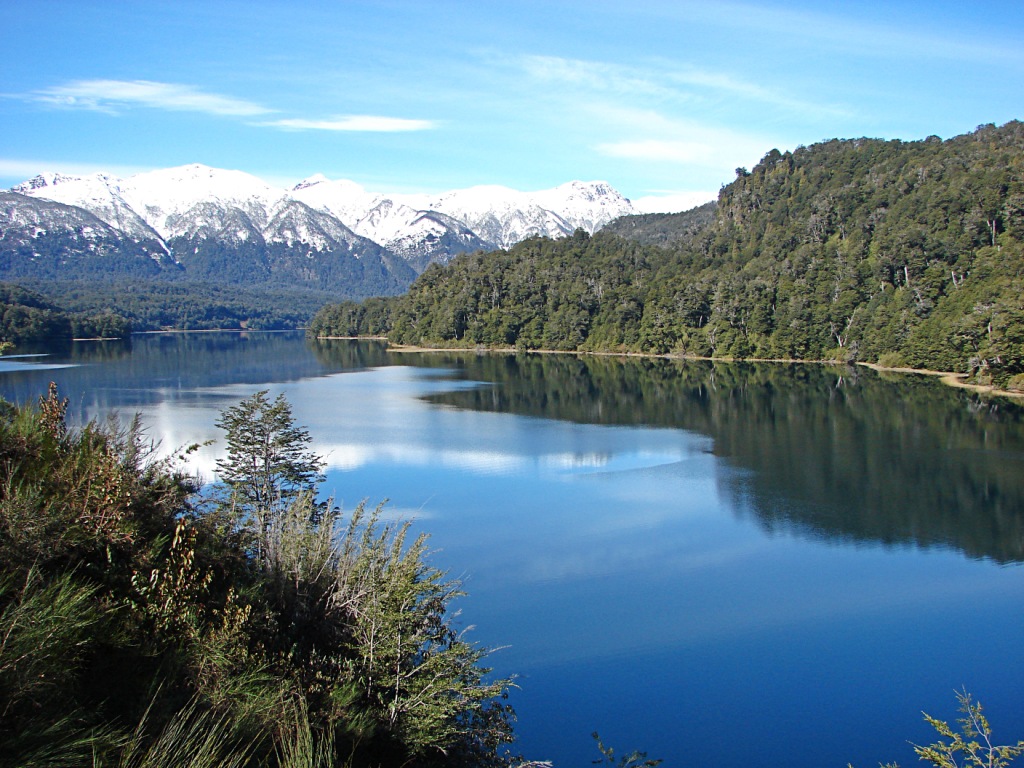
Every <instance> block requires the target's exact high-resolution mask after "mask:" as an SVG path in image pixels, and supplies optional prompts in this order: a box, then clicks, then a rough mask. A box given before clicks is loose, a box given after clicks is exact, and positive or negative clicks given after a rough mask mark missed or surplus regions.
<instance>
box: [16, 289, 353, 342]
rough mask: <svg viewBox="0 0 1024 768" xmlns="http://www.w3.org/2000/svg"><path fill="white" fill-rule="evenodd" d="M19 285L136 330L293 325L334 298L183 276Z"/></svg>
mask: <svg viewBox="0 0 1024 768" xmlns="http://www.w3.org/2000/svg"><path fill="white" fill-rule="evenodd" d="M22 284H23V285H26V286H29V287H31V288H32V289H33V290H35V291H38V292H39V293H40V294H43V295H45V296H46V297H47V300H48V301H50V302H52V303H53V304H56V305H59V306H61V307H63V308H64V309H65V310H66V311H67V312H69V313H72V314H73V315H75V316H84V317H95V316H98V315H103V314H104V313H105V312H108V311H109V310H110V309H111V308H113V309H114V310H115V311H116V313H117V314H118V315H120V316H122V317H124V318H126V319H127V320H128V321H129V322H130V324H131V326H132V328H133V329H134V330H136V331H156V330H160V329H165V328H174V329H181V330H211V329H216V328H226V329H248V330H282V329H296V328H300V327H302V326H303V325H305V324H306V323H307V322H308V321H309V318H311V317H312V316H313V314H314V313H315V312H316V310H317V308H318V307H320V306H322V305H323V304H324V302H325V301H327V300H328V299H331V298H333V296H334V294H332V293H327V292H324V291H320V290H316V289H305V290H301V289H297V288H288V287H283V286H282V287H278V286H256V287H252V286H243V285H231V286H225V285H217V284H207V283H197V282H190V281H186V280H184V279H178V280H169V279H164V280H140V279H131V278H124V279H120V280H91V281H89V280H67V279H64V280H47V281H45V282H44V281H31V280H24V281H22ZM76 335H77V334H76ZM83 335H93V334H83ZM95 335H102V334H95Z"/></svg>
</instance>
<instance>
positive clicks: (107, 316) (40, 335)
mask: <svg viewBox="0 0 1024 768" xmlns="http://www.w3.org/2000/svg"><path fill="white" fill-rule="evenodd" d="M130 333H131V324H130V323H129V322H128V321H127V320H125V319H124V318H123V317H121V316H120V315H116V314H114V313H112V312H110V311H107V310H103V309H96V310H95V311H92V312H68V311H66V310H65V309H64V308H62V307H58V306H56V305H54V304H53V303H51V302H49V301H47V300H46V299H45V298H44V297H43V296H41V295H39V294H38V293H35V292H33V291H28V290H25V289H24V288H20V287H18V286H16V285H8V284H6V283H0V351H3V349H4V348H5V347H10V346H19V345H22V344H36V343H52V342H54V341H58V340H69V339H72V338H106V339H111V338H117V339H121V338H125V337H126V336H128V334H130Z"/></svg>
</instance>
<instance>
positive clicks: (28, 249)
mask: <svg viewBox="0 0 1024 768" xmlns="http://www.w3.org/2000/svg"><path fill="white" fill-rule="evenodd" d="M147 229H148V228H147ZM150 235H151V236H142V237H137V238H135V237H129V236H126V234H125V232H123V231H121V230H119V229H117V228H116V227H114V226H111V225H110V224H108V223H107V222H105V221H103V220H102V219H101V218H99V217H98V216H96V215H95V214H93V213H90V212H89V211H87V210H85V209H84V208H81V207H78V206H74V205H66V204H64V203H60V202H56V201H53V200H47V199H45V198H38V199H37V198H33V197H29V196H27V195H22V194H16V193H13V192H0V272H2V273H3V275H4V277H5V278H20V277H58V276H62V275H64V274H65V273H66V272H67V271H71V272H74V273H75V274H77V275H80V276H88V277H102V276H109V275H111V274H122V275H133V276H147V275H150V276H151V275H155V274H158V273H160V272H162V271H167V270H173V269H175V268H176V267H177V265H175V263H174V262H173V261H172V260H171V258H170V256H169V255H168V252H167V248H166V247H165V246H164V244H163V243H162V242H161V241H160V239H159V238H158V237H156V236H155V233H150Z"/></svg>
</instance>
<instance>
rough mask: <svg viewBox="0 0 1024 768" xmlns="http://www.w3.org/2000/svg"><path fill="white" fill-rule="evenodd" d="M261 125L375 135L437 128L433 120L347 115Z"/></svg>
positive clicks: (297, 129)
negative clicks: (359, 132)
mask: <svg viewBox="0 0 1024 768" xmlns="http://www.w3.org/2000/svg"><path fill="white" fill-rule="evenodd" d="M259 125H265V126H270V127H272V128H284V129H287V130H294V131H366V132H374V133H396V132H404V131H427V130H430V129H432V128H435V127H436V123H434V121H432V120H416V119H410V118H403V117H380V116H377V115H345V116H342V117H335V118H331V119H330V120H307V119H304V118H286V119H283V120H272V121H269V122H264V123H259Z"/></svg>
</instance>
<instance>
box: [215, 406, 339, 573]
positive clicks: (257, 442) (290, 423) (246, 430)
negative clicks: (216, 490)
mask: <svg viewBox="0 0 1024 768" xmlns="http://www.w3.org/2000/svg"><path fill="white" fill-rule="evenodd" d="M216 425H217V426H218V427H220V428H221V429H223V430H224V431H225V433H226V440H227V458H225V459H222V460H220V461H218V462H217V468H218V470H219V471H220V479H221V481H222V482H223V483H224V484H225V485H226V486H227V487H228V488H229V489H230V503H231V505H232V508H233V512H234V514H235V515H236V516H238V518H239V519H240V520H241V522H242V527H243V528H245V529H247V530H248V531H249V532H250V534H251V535H252V536H253V539H254V545H255V547H256V552H257V557H258V559H261V560H264V561H265V560H266V558H267V557H268V553H269V546H268V545H269V538H270V532H271V529H272V528H273V527H274V524H275V522H276V521H277V520H279V519H280V518H281V516H282V515H283V514H284V510H286V509H287V508H288V507H289V505H291V504H293V503H294V502H295V501H296V500H297V499H298V498H299V497H300V496H302V495H303V494H311V493H313V492H314V490H315V488H316V486H317V484H318V483H319V482H320V481H321V480H323V475H322V474H321V470H322V468H323V462H322V461H321V460H320V458H319V457H318V456H316V454H314V453H312V452H311V451H310V450H309V442H310V437H309V432H308V431H307V430H305V429H303V428H302V427H298V426H296V425H295V422H294V419H293V417H292V409H291V405H290V404H289V403H288V401H287V400H286V399H285V396H284V395H283V394H280V395H278V396H277V397H276V398H275V399H274V400H273V401H271V400H270V399H269V397H268V393H267V390H261V391H259V392H256V393H255V394H254V395H252V396H251V397H248V398H246V399H245V400H242V401H241V402H240V403H238V405H234V406H232V407H230V408H227V409H225V410H224V412H223V413H222V414H221V417H220V419H219V420H218V421H217V422H216ZM318 508H319V507H318V506H317V505H315V504H314V505H312V506H311V513H312V514H316V510H317V509H318Z"/></svg>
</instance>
